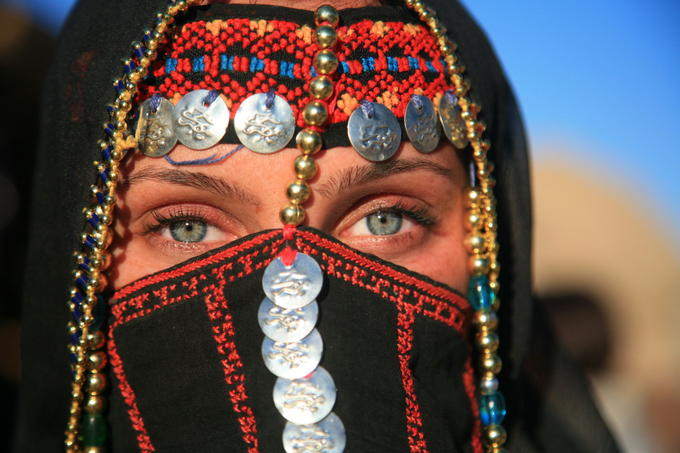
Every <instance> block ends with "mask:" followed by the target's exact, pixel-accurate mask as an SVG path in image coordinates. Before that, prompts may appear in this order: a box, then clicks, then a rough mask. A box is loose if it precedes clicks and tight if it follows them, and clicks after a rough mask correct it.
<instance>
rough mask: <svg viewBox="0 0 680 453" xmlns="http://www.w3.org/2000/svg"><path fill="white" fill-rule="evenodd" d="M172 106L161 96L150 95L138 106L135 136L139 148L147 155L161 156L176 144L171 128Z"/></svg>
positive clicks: (175, 137)
mask: <svg viewBox="0 0 680 453" xmlns="http://www.w3.org/2000/svg"><path fill="white" fill-rule="evenodd" d="M174 110H175V108H174V106H173V105H172V102H170V101H168V100H167V99H165V98H161V97H152V98H149V99H147V100H146V101H144V102H142V105H140V106H139V119H138V120H137V131H136V132H135V138H136V139H137V144H138V146H139V149H140V150H141V151H142V152H143V153H144V154H145V155H147V156H150V157H161V156H164V155H166V154H168V153H169V152H170V151H171V150H172V148H174V147H175V145H176V144H177V136H176V135H175V131H174V128H173V115H174Z"/></svg>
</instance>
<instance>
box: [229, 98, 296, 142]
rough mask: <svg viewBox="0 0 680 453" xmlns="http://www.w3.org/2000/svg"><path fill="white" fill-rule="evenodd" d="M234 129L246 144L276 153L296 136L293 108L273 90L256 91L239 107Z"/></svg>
mask: <svg viewBox="0 0 680 453" xmlns="http://www.w3.org/2000/svg"><path fill="white" fill-rule="evenodd" d="M234 129H235V130H236V135H238V138H239V140H240V141H241V143H242V144H243V145H244V146H245V147H246V148H248V149H250V150H252V151H255V152H257V153H263V154H271V153H274V152H276V151H279V150H281V149H283V148H285V147H286V145H288V142H290V140H291V139H292V138H293V134H294V133H295V117H294V116H293V109H291V108H290V105H289V104H288V102H287V101H286V100H285V99H283V98H282V97H281V96H277V95H275V94H274V93H272V92H269V93H259V94H254V95H252V96H250V97H249V98H247V99H246V100H245V101H243V102H242V103H241V106H240V107H239V108H238V110H237V111H236V115H235V116H234Z"/></svg>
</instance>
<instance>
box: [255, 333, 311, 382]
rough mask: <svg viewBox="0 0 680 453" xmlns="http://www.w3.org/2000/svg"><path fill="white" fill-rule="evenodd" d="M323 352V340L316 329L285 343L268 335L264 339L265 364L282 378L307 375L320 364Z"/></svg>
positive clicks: (263, 353)
mask: <svg viewBox="0 0 680 453" xmlns="http://www.w3.org/2000/svg"><path fill="white" fill-rule="evenodd" d="M322 354H323V341H322V340H321V335H320V334H319V331H318V330H316V329H314V330H312V333H310V334H309V335H308V336H306V337H305V338H304V339H302V340H300V341H294V342H290V343H283V342H278V341H277V342H275V341H273V340H272V339H271V338H267V337H265V338H264V340H263V341H262V358H263V359H264V364H265V365H266V367H267V368H268V369H269V371H271V372H272V373H273V374H274V375H276V376H277V377H280V378H286V379H298V378H302V377H305V376H307V375H308V374H309V373H311V372H312V371H314V370H315V369H316V367H318V366H319V362H321V355H322Z"/></svg>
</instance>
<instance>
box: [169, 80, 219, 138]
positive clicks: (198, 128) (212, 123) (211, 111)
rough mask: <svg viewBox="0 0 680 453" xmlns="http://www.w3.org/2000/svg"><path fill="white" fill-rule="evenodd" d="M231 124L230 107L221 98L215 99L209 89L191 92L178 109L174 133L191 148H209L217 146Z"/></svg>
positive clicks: (176, 107)
mask: <svg viewBox="0 0 680 453" xmlns="http://www.w3.org/2000/svg"><path fill="white" fill-rule="evenodd" d="M211 97H212V98H213V99H211ZM211 100H212V102H210V101H211ZM228 125H229V107H227V104H225V102H224V100H223V99H222V98H221V97H220V96H217V97H214V95H211V92H210V91H208V90H194V91H191V92H189V93H187V94H185V95H184V97H182V99H180V100H179V102H178V103H177V105H176V106H175V117H174V126H175V134H177V138H178V139H179V141H180V142H181V143H182V144H183V145H185V146H187V147H189V148H192V149H207V148H210V147H211V146H214V145H216V144H217V143H219V141H220V140H222V137H224V134H225V132H226V131H227V126H228Z"/></svg>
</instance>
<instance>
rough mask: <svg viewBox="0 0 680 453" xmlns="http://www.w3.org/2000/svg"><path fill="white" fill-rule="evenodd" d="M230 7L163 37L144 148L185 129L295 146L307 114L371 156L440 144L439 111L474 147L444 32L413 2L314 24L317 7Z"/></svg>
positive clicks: (210, 140) (146, 107) (186, 139)
mask: <svg viewBox="0 0 680 453" xmlns="http://www.w3.org/2000/svg"><path fill="white" fill-rule="evenodd" d="M231 6H232V8H233V6H236V8H233V9H230V15H233V16H234V17H222V18H216V17H214V16H213V17H202V16H201V15H200V14H199V15H198V17H197V18H196V19H193V20H192V21H191V22H188V23H185V24H183V25H181V26H179V27H178V29H177V31H176V33H175V34H174V36H173V37H172V39H169V40H167V41H165V42H164V43H163V44H161V46H160V48H159V49H160V50H159V56H158V58H157V60H156V61H155V62H154V63H153V64H152V65H151V69H150V75H149V76H148V77H147V78H146V80H144V82H143V83H142V84H141V85H140V88H139V91H138V96H137V103H138V104H140V105H141V108H140V111H139V122H138V126H137V140H138V143H139V146H140V149H141V150H142V151H143V152H144V153H145V154H147V155H149V156H154V157H158V156H162V155H164V154H166V153H168V152H169V151H170V150H171V149H172V148H173V147H174V145H175V143H176V142H177V141H178V140H179V142H180V143H182V144H184V145H185V146H187V147H189V148H193V149H196V150H203V149H207V148H210V147H211V146H213V145H214V144H216V143H219V142H224V143H240V144H242V145H244V146H245V147H246V148H248V149H250V150H252V151H255V152H259V153H271V152H276V151H278V150H280V149H283V148H284V147H294V146H295V139H294V137H295V136H296V135H297V133H298V132H299V131H300V130H301V129H302V128H303V127H304V126H305V122H306V121H307V120H309V122H308V125H309V126H311V127H312V128H315V127H316V128H321V127H322V128H323V131H324V134H323V141H324V146H325V147H326V148H332V147H334V146H347V145H350V144H351V145H352V146H354V148H355V149H356V150H357V152H359V153H360V154H361V155H362V156H364V157H365V158H366V159H368V160H372V161H382V160H385V159H388V158H390V157H391V156H392V155H394V153H395V152H396V150H397V148H398V145H399V143H400V142H401V140H402V138H403V139H408V140H409V141H410V142H411V143H412V144H413V145H414V147H415V148H416V149H418V150H419V151H421V152H424V153H428V152H432V151H433V150H434V149H435V148H436V147H437V145H438V144H439V139H440V135H441V131H440V129H441V126H440V124H439V123H440V122H441V125H442V126H443V129H444V133H445V134H446V136H447V137H449V139H450V140H451V141H452V142H453V143H454V145H455V146H456V147H458V148H464V147H465V146H467V143H468V142H467V138H466V134H465V124H464V123H463V122H462V120H461V118H460V108H459V107H458V105H457V98H456V96H455V94H453V88H454V87H453V85H452V84H451V82H450V80H449V78H450V74H448V73H447V70H446V65H445V61H444V59H443V58H442V54H441V52H440V50H439V48H438V46H437V41H436V37H435V36H434V35H432V34H431V33H430V31H429V30H428V28H427V27H426V26H424V25H422V24H421V23H418V22H417V21H415V20H414V19H413V18H412V17H411V16H410V15H409V14H408V13H407V12H406V11H403V14H401V15H395V16H396V17H395V19H397V18H398V19H399V20H373V19H366V18H362V17H365V15H362V16H359V15H354V17H352V16H351V15H350V17H349V18H348V19H345V18H344V17H343V24H342V25H340V26H338V27H337V29H333V28H332V27H329V26H327V25H325V26H322V27H319V28H318V29H316V30H315V29H314V27H313V26H312V25H310V24H312V23H313V18H312V15H311V12H310V14H309V15H305V14H303V12H302V11H295V12H296V13H298V14H293V18H292V19H291V20H273V19H272V20H267V19H260V18H258V17H255V18H252V17H245V18H244V17H240V15H239V13H240V12H241V11H239V10H243V13H245V11H246V9H245V8H239V6H240V5H231ZM249 12H250V11H249ZM258 12H259V13H260V14H262V15H266V13H267V10H266V9H265V10H264V11H261V12H260V11H258ZM243 13H242V14H243ZM204 15H205V14H204ZM345 16H346V15H345ZM369 16H370V14H369ZM295 19H297V20H295ZM331 45H332V46H331ZM328 47H337V51H336V52H335V53H333V52H330V51H329V50H327V48H328ZM129 65H130V66H131V67H132V65H133V63H132V62H130V63H129ZM116 86H117V87H118V88H119V89H122V88H123V82H122V81H119V82H116ZM310 92H311V93H312V94H313V97H314V98H315V99H316V100H315V102H314V103H313V104H309V105H308V100H309V93H310ZM142 101H144V102H142ZM437 111H438V114H437Z"/></svg>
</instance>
